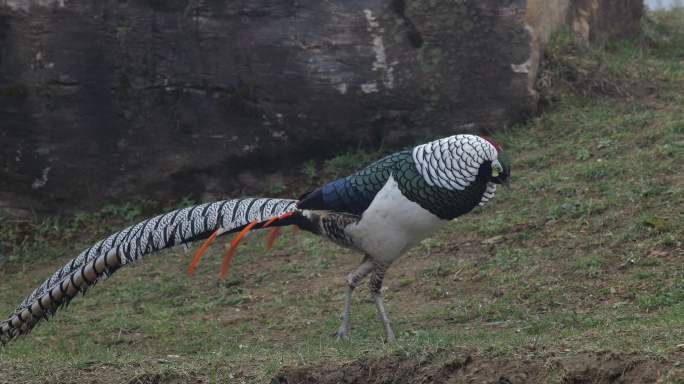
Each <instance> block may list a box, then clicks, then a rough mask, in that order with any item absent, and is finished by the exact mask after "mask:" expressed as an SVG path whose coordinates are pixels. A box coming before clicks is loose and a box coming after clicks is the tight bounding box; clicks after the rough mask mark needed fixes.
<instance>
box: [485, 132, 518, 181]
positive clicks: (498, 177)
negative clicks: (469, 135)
mask: <svg viewBox="0 0 684 384" xmlns="http://www.w3.org/2000/svg"><path fill="white" fill-rule="evenodd" d="M482 138H483V139H485V140H486V141H487V142H488V143H489V144H491V145H492V146H493V147H494V148H495V149H496V157H495V158H494V159H493V160H492V175H491V178H490V181H491V182H492V183H495V184H501V185H504V186H508V178H509V176H510V175H511V163H510V159H509V158H508V155H506V153H505V152H504V151H503V148H501V146H500V145H499V144H497V143H496V142H495V141H494V140H492V139H491V138H490V137H487V136H483V137H482Z"/></svg>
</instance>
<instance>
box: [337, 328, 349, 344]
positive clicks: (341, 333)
mask: <svg viewBox="0 0 684 384" xmlns="http://www.w3.org/2000/svg"><path fill="white" fill-rule="evenodd" d="M332 336H335V339H336V340H337V341H349V340H351V338H350V337H349V333H348V332H347V330H346V329H343V328H340V329H338V330H337V331H335V332H333V334H332Z"/></svg>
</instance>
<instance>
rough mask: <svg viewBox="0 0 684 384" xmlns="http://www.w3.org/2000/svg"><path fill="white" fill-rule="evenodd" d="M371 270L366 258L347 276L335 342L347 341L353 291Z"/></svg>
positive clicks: (368, 260)
mask: <svg viewBox="0 0 684 384" xmlns="http://www.w3.org/2000/svg"><path fill="white" fill-rule="evenodd" d="M371 270H373V262H372V261H370V259H369V258H368V257H367V256H366V257H364V258H363V261H362V262H361V265H359V266H358V268H356V270H355V271H354V272H352V273H350V274H349V275H347V290H346V292H345V298H344V310H343V311H342V322H341V323H340V327H339V328H338V329H337V332H336V335H337V340H349V333H348V331H347V329H348V328H347V327H348V324H349V311H350V309H351V302H352V294H353V293H354V289H355V288H356V287H357V286H358V285H359V283H360V282H361V280H363V278H364V277H366V276H367V275H368V274H369V273H370V271H371Z"/></svg>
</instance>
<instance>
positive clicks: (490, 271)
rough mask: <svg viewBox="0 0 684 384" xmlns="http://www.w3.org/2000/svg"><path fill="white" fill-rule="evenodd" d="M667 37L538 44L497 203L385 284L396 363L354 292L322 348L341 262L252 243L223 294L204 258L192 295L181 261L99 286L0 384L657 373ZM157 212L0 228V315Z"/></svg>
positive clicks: (675, 123)
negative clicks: (453, 369)
mask: <svg viewBox="0 0 684 384" xmlns="http://www.w3.org/2000/svg"><path fill="white" fill-rule="evenodd" d="M683 26H684V13H682V12H670V13H659V14H656V15H652V16H650V17H649V19H648V20H647V21H646V22H645V27H646V34H645V37H644V38H643V39H640V40H637V41H632V42H626V43H622V44H613V45H611V46H606V47H590V46H585V45H583V44H581V43H579V42H577V41H574V40H572V39H571V38H570V37H569V36H568V35H563V34H561V35H559V36H557V37H556V38H555V39H554V42H553V45H552V47H551V51H550V52H551V53H550V55H549V59H548V62H547V64H546V65H547V71H548V72H547V76H548V78H547V79H549V81H550V82H551V83H552V87H551V88H548V89H546V91H545V92H546V94H545V97H546V98H547V100H548V101H549V105H548V106H547V107H546V109H545V111H544V112H543V114H541V115H540V116H539V117H536V118H534V119H532V120H531V121H530V122H529V123H527V124H525V125H522V126H517V127H513V128H510V129H507V130H504V131H501V132H498V133H497V134H496V135H495V139H496V140H497V141H499V142H501V143H502V144H503V146H504V148H505V149H506V151H507V152H508V153H509V154H510V155H511V157H512V158H513V179H512V181H511V188H510V189H509V190H502V191H500V192H499V193H498V195H497V198H496V199H495V200H494V201H493V202H492V203H491V204H490V205H489V206H488V207H486V208H485V209H478V210H476V211H474V212H473V213H471V214H469V215H467V216H464V217H462V218H460V219H458V220H456V221H454V222H452V223H450V224H449V225H448V228H447V229H446V230H444V231H442V232H440V233H439V234H438V235H437V236H436V237H435V238H433V239H429V240H426V241H424V242H423V243H422V244H421V245H420V246H418V247H416V249H414V250H413V251H412V252H411V253H410V254H409V255H408V256H406V257H405V258H403V259H401V260H400V261H398V262H397V263H396V265H394V266H393V268H392V269H390V272H389V275H388V277H387V280H386V281H387V286H388V289H387V291H386V292H385V295H386V298H387V302H388V307H389V311H390V315H391V316H392V318H393V321H394V327H395V331H396V332H397V335H398V338H399V345H398V346H387V345H385V344H382V343H381V342H380V341H381V338H382V336H383V334H382V329H381V327H380V324H379V322H378V321H377V319H376V314H375V309H374V306H373V304H372V302H371V301H370V297H369V295H368V293H367V290H366V289H365V287H362V288H361V289H359V290H358V294H357V295H356V296H355V304H354V306H353V308H352V318H351V333H352V337H353V341H352V342H350V343H337V342H335V341H334V338H332V337H330V336H329V335H330V333H331V332H332V331H333V330H334V329H335V328H336V327H337V322H338V316H339V310H340V309H341V304H342V289H343V279H344V276H345V275H346V273H347V272H348V271H349V270H351V269H352V268H353V267H354V266H355V265H356V263H357V262H358V259H359V257H358V256H357V255H355V254H353V253H352V252H350V251H346V250H342V249H340V248H337V247H335V246H333V245H331V244H328V243H326V242H323V241H321V240H320V239H317V238H315V237H313V236H310V235H307V234H299V235H296V236H283V237H282V238H281V239H280V240H279V241H278V242H277V243H276V246H275V248H274V250H273V251H272V252H271V253H265V252H264V250H263V245H262V240H263V235H259V234H257V235H255V236H250V237H249V238H248V239H247V240H246V241H245V242H244V243H243V245H241V248H240V251H239V253H238V255H237V256H236V260H235V261H234V264H233V267H232V275H231V278H230V279H229V280H227V281H225V282H221V281H220V280H219V279H218V276H217V275H218V269H219V265H220V257H221V255H222V253H223V250H222V248H221V247H213V248H212V249H211V250H210V252H209V253H208V254H207V255H206V256H205V258H204V260H203V262H202V264H201V265H200V267H199V269H198V270H197V271H196V272H195V276H194V277H193V278H187V277H185V275H184V271H185V268H186V266H187V262H188V260H189V258H190V256H191V253H187V254H186V253H185V252H183V251H182V250H172V251H167V252H164V254H163V255H160V256H155V257H151V258H149V259H147V260H146V261H144V262H142V263H140V264H138V265H136V266H133V267H131V268H124V269H123V270H121V271H120V272H117V274H116V275H115V276H113V277H112V278H111V279H110V280H109V281H106V282H103V283H101V284H99V285H98V286H97V287H96V288H94V289H93V290H92V291H91V292H90V293H89V294H88V295H87V296H86V297H84V298H80V299H77V300H75V301H74V303H73V304H72V305H71V306H70V307H69V308H68V309H66V310H63V311H61V312H60V313H59V314H58V315H57V316H56V317H55V318H54V320H52V321H50V322H46V323H43V324H41V325H40V326H39V327H38V328H37V329H36V330H35V331H34V332H33V333H31V334H30V335H29V336H27V337H24V338H22V339H21V340H18V341H17V342H16V343H13V344H12V345H10V346H9V347H8V348H5V349H2V350H1V351H0V372H1V373H2V375H0V377H1V378H0V382H2V380H3V379H4V380H7V381H8V382H17V383H19V382H34V381H36V380H38V381H44V382H60V381H75V380H76V379H81V378H86V380H87V381H93V382H126V381H130V380H133V379H136V378H137V380H139V381H140V382H154V380H156V379H159V378H160V377H161V378H163V377H176V378H180V380H185V379H188V380H190V379H191V378H198V379H200V380H203V381H205V382H228V378H229V377H231V376H232V377H233V378H235V380H236V381H238V382H240V381H248V382H267V381H268V380H269V378H270V377H273V375H275V373H276V372H278V371H279V370H280V369H281V368H282V367H283V366H303V365H310V364H316V363H321V362H325V363H326V364H336V363H340V364H341V363H344V362H348V361H351V360H355V359H358V358H360V357H364V356H383V355H387V354H392V353H399V354H403V355H405V356H409V357H411V356H421V355H422V354H424V353H425V352H426V351H435V350H451V349H454V348H463V349H466V350H468V351H472V352H473V353H480V354H485V355H488V356H504V357H506V356H508V357H511V356H521V355H523V356H528V357H529V356H532V357H533V358H534V357H535V356H536V358H541V359H544V358H545V356H549V355H558V354H561V355H562V354H567V353H574V352H576V351H584V350H590V351H593V350H614V351H624V352H634V353H640V354H646V355H647V356H651V357H668V356H670V355H671V354H672V353H673V351H675V350H676V349H677V346H678V345H679V344H681V343H682V340H684V323H683V322H682V319H683V318H684V263H683V262H682V261H683V260H684V250H683V249H684V247H683V245H682V238H683V235H684V176H683V175H682V172H681V171H682V165H681V164H682V160H683V158H684V118H683V116H684V97H682V96H681V95H682V91H683V90H684V65H682V60H684V27H683ZM587 68H588V69H590V71H588V72H587V71H583V69H587ZM585 72H586V73H589V75H587V76H588V77H585V78H577V77H576V76H575V77H573V76H574V75H573V74H577V73H585ZM599 78H601V79H603V80H600V81H599V80H597V79H599ZM597 81H598V82H597ZM601 82H603V83H601ZM648 84H656V86H655V87H651V88H649V87H648V86H646V85H648ZM616 87H617V88H616ZM616 89H619V90H620V92H617V91H615V90H616ZM378 156H379V155H378ZM370 157H373V156H372V155H369V154H364V153H360V152H350V153H346V154H343V155H340V156H338V157H336V158H335V159H332V160H329V161H327V162H325V163H324V164H322V165H321V167H317V165H316V164H315V163H313V162H310V163H307V164H306V165H305V166H303V167H302V173H303V175H304V176H306V177H307V179H309V180H310V181H311V182H319V181H321V180H319V178H320V177H319V176H317V175H318V173H317V172H318V169H319V168H320V169H321V172H322V173H321V174H325V175H329V176H331V177H332V176H341V175H343V174H344V173H345V172H348V171H349V170H350V168H354V167H356V166H357V165H358V164H359V162H361V161H368V160H370ZM185 203H187V202H185ZM162 208H171V207H161V206H159V205H157V204H154V203H151V202H137V203H135V204H118V205H112V206H109V207H107V208H105V209H103V210H102V211H101V212H97V213H90V214H86V213H84V214H78V215H75V216H73V217H70V218H35V219H34V220H29V221H26V222H22V223H13V224H12V225H5V226H3V227H2V228H1V229H0V233H1V234H2V239H3V241H2V243H3V244H4V246H5V247H6V249H5V250H4V252H5V254H7V255H9V257H8V259H9V260H8V261H6V263H5V265H4V266H3V267H2V270H0V279H1V281H2V284H0V310H2V311H4V312H5V313H8V312H9V311H11V310H12V309H13V308H14V306H15V305H16V304H17V303H18V302H20V300H21V299H22V298H23V297H24V296H25V295H26V294H28V293H29V292H30V290H31V289H32V288H33V287H35V286H36V285H37V284H39V283H40V282H41V279H43V278H44V277H46V276H47V275H48V274H49V273H51V271H52V270H54V269H55V268H56V267H57V266H58V265H60V263H63V262H65V261H67V260H68V259H69V258H70V257H72V256H74V255H75V254H76V253H77V252H78V251H79V250H80V249H82V248H83V247H85V246H87V244H89V243H90V242H92V241H93V240H96V239H97V238H100V237H102V236H103V235H105V234H107V233H109V232H111V231H113V230H115V229H118V228H120V227H123V226H124V225H126V224H128V223H132V222H134V221H135V220H137V219H139V218H141V217H144V216H146V215H150V214H152V213H153V212H157V211H159V210H161V209H162ZM286 232H287V231H286ZM95 368H97V369H104V370H105V372H107V375H104V376H103V375H96V374H95V373H94V369H95ZM155 378H156V379H155ZM145 380H147V381H145ZM230 382H232V381H230Z"/></svg>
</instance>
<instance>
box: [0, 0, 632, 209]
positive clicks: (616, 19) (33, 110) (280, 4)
mask: <svg viewBox="0 0 684 384" xmlns="http://www.w3.org/2000/svg"><path fill="white" fill-rule="evenodd" d="M617 3H619V5H618V4H617ZM626 10H632V11H633V12H631V11H630V12H628V11H626ZM640 12H641V4H640V2H639V1H636V0H631V1H630V0H619V1H616V0H600V1H599V0H594V1H592V0H576V1H571V0H565V1H563V0H548V1H547V0H527V1H525V0H506V1H501V0H459V1H427V0H425V1H423V0H421V1H418V0H363V1H361V0H332V1H319V0H234V1H219V0H116V1H115V0H59V1H55V0H0V140H1V142H2V144H3V145H2V146H1V148H0V156H2V165H3V166H2V168H0V206H5V207H19V208H26V207H33V208H36V209H65V208H67V209H68V208H75V207H81V208H83V207H88V206H92V205H97V204H99V203H101V202H103V201H104V200H105V199H109V198H126V197H130V196H132V195H142V196H146V197H151V198H165V197H180V196H185V195H202V194H204V193H208V194H211V195H222V194H225V193H226V192H236V193H240V192H247V193H248V192H250V190H249V188H247V189H241V188H242V186H244V182H243V181H244V180H245V179H254V177H252V176H251V175H262V174H272V173H277V172H283V170H284V169H293V172H294V173H297V172H298V169H299V165H298V164H300V163H301V161H302V160H303V159H306V158H310V157H319V158H320V157H325V156H330V155H331V154H333V153H335V151H339V150H340V149H341V148H343V147H348V146H364V147H369V148H373V147H379V146H381V145H384V146H401V145H404V144H406V143H409V142H411V141H413V140H415V139H417V138H423V137H432V136H436V135H446V134H452V133H454V132H467V131H471V132H472V131H481V130H493V129H496V128H497V127H501V126H505V125H507V124H510V123H512V122H516V121H519V120H521V119H524V118H525V117H526V116H529V115H530V114H532V113H534V111H535V107H536V97H535V93H534V90H533V89H532V84H534V77H535V76H536V68H537V66H538V63H539V56H540V49H541V47H543V44H544V42H545V41H546V39H547V38H548V35H549V34H550V33H551V32H552V31H554V30H556V29H558V28H560V27H562V26H564V25H567V26H570V27H571V28H573V29H574V30H577V31H578V32H580V33H582V34H584V35H586V37H587V38H594V37H599V36H600V37H601V38H607V37H610V36H613V35H622V34H624V33H631V32H633V31H634V28H636V26H638V19H639V17H640Z"/></svg>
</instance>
